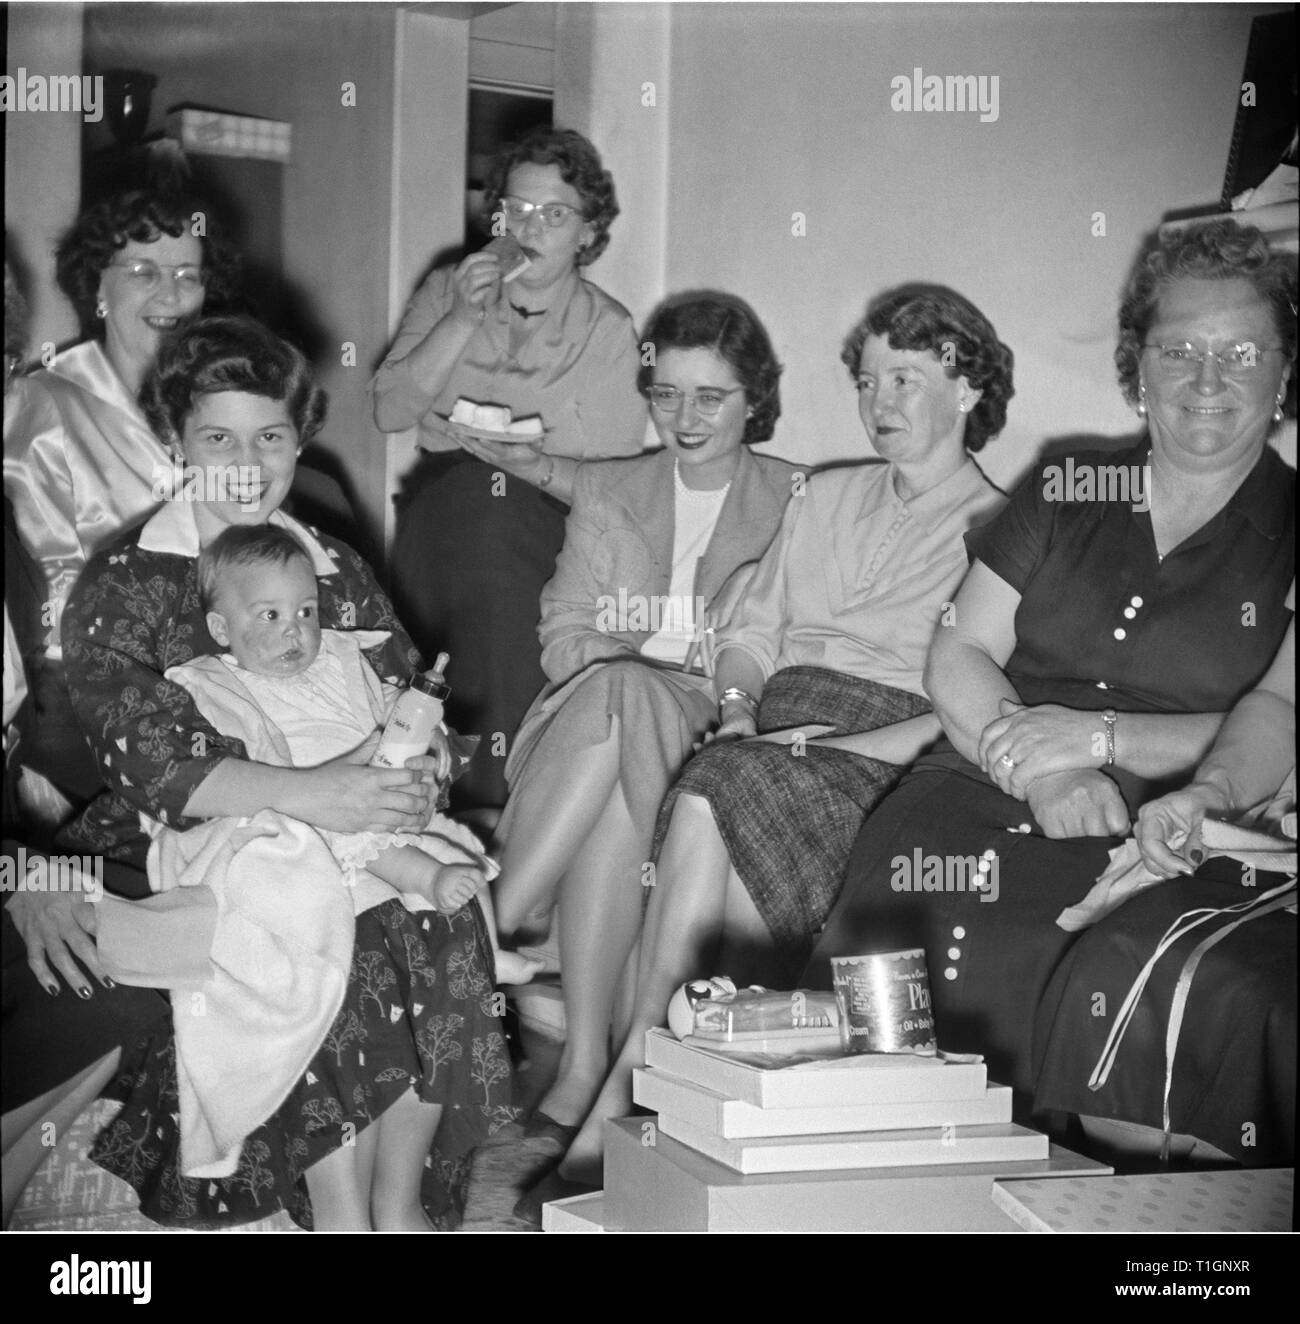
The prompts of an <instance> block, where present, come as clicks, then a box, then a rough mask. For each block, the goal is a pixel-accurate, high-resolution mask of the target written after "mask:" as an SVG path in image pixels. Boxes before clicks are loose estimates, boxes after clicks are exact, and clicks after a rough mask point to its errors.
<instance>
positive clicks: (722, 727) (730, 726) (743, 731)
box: [694, 709, 758, 754]
mask: <svg viewBox="0 0 1300 1324" xmlns="http://www.w3.org/2000/svg"><path fill="white" fill-rule="evenodd" d="M757 734H758V723H757V722H756V721H755V720H754V714H753V713H752V712H747V711H745V710H743V709H738V710H737V711H735V712H732V713H728V714H727V717H726V720H725V721H723V722H720V723H719V724H718V725H717V726H716V727H715V728H714V729H713V730H712V731H706V732H705V733H704V736H703V738H702V739H701V740H697V741H696V742H695V745H694V749H695V752H696V753H697V754H698V753H699V752H700V750H702V749H703V748H704V747H705V745H726V744H730V743H731V742H732V741H733V740H748V739H750V737H751V736H756V735H757Z"/></svg>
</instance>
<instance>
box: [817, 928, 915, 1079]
mask: <svg viewBox="0 0 1300 1324" xmlns="http://www.w3.org/2000/svg"><path fill="white" fill-rule="evenodd" d="M831 976H832V981H833V984H834V988H835V1000H836V1003H837V1004H838V1007H839V1013H840V1043H841V1045H842V1047H843V1049H844V1051H845V1052H846V1053H935V1052H937V1051H938V1044H937V1043H936V1041H935V1037H934V1010H933V1008H932V1006H931V1004H930V975H929V972H928V970H927V969H926V965H925V952H924V951H923V950H922V949H921V948H919V947H916V948H913V949H912V950H911V951H906V952H875V953H872V954H871V955H868V956H832V957H831Z"/></svg>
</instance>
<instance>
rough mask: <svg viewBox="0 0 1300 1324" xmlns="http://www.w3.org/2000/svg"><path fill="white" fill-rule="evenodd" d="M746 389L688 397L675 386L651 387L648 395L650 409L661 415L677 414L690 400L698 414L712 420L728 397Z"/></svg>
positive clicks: (733, 388)
mask: <svg viewBox="0 0 1300 1324" xmlns="http://www.w3.org/2000/svg"><path fill="white" fill-rule="evenodd" d="M744 389H745V388H744V387H743V386H733V387H732V388H731V390H729V391H716V390H710V391H696V392H695V394H694V395H686V394H685V393H684V392H682V391H679V390H678V389H677V388H676V387H675V386H651V387H650V388H649V389H648V390H647V391H646V395H647V396H648V397H649V399H650V408H651V409H657V410H658V411H659V412H660V413H661V414H675V413H676V412H677V411H678V410H679V409H680V408H681V407H682V405H683V404H684V403H685V402H686V401H687V400H689V401H690V402H691V404H693V405H694V406H695V412H696V413H697V414H703V415H704V416H705V417H706V418H712V417H713V415H714V414H716V413H717V412H718V410H719V409H721V408H722V406H723V405H725V404H726V403H727V397H728V396H732V395H735V394H736V392H737V391H743V390H744Z"/></svg>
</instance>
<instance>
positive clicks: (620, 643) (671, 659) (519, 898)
mask: <svg viewBox="0 0 1300 1324" xmlns="http://www.w3.org/2000/svg"><path fill="white" fill-rule="evenodd" d="M644 339H645V341H646V343H647V344H648V345H650V346H653V348H654V353H653V355H649V354H648V355H647V358H653V366H646V367H645V368H643V369H642V372H641V384H642V388H643V389H644V390H645V392H646V394H647V396H648V398H649V402H650V417H651V420H652V422H653V423H654V427H655V431H656V432H657V433H658V435H659V438H660V440H661V441H662V442H663V449H662V450H659V451H656V452H654V453H653V454H650V455H645V456H641V457H639V458H636V459H629V460H611V461H607V462H605V463H601V464H585V465H583V466H582V467H581V468H580V469H579V470H578V476H577V480H576V482H575V485H574V492H573V508H572V510H571V511H570V513H569V518H568V525H567V528H566V532H565V539H564V549H563V551H562V552H561V553H560V558H559V563H558V565H557V566H556V570H555V578H554V579H552V580H551V582H550V583H549V584H548V585H547V586H546V590H545V592H544V593H543V595H542V625H541V638H542V666H543V667H544V668H545V670H546V674H547V676H548V678H549V679H550V681H551V682H552V683H551V686H550V688H549V689H548V690H546V691H545V692H544V693H543V694H542V695H541V696H540V697H539V698H538V700H537V702H536V703H535V704H534V705H533V707H532V709H531V711H530V712H529V715H528V717H527V718H526V719H525V721H524V723H523V726H522V727H521V728H520V731H519V735H518V738H517V739H516V741H515V746H514V749H513V750H512V751H511V755H510V760H509V762H508V764H507V766H506V772H507V775H508V777H509V779H510V799H509V801H508V803H507V805H506V811H505V814H504V816H503V818H502V820H501V826H500V834H501V837H502V840H503V841H504V843H505V844H504V853H503V855H502V860H501V865H502V873H501V877H500V880H499V882H498V884H497V888H496V903H497V922H498V924H499V926H500V928H501V931H502V932H503V933H511V934H517V935H519V936H521V937H525V938H527V937H528V936H530V934H534V935H535V934H536V933H537V932H538V931H539V930H541V931H544V930H545V928H546V926H547V923H548V920H547V916H548V914H549V912H550V910H551V907H552V905H553V904H554V903H555V902H556V900H557V899H558V902H559V905H558V918H557V923H558V929H559V946H560V961H561V965H562V966H563V973H564V1006H565V1015H566V1042H565V1046H564V1056H563V1059H562V1061H561V1063H560V1072H559V1077H558V1079H557V1080H556V1082H555V1084H554V1086H553V1087H552V1089H551V1090H550V1092H549V1093H548V1094H547V1095H546V1097H545V1098H544V1099H543V1100H542V1102H541V1108H540V1110H539V1114H538V1117H537V1118H536V1120H535V1121H534V1122H533V1123H532V1124H531V1125H532V1130H533V1132H534V1133H539V1132H545V1133H551V1134H553V1133H554V1128H555V1126H556V1125H557V1124H558V1125H559V1126H560V1127H561V1128H563V1127H572V1126H574V1125H575V1124H576V1123H577V1122H580V1121H581V1119H582V1117H583V1116H584V1115H585V1113H586V1110H587V1108H588V1106H589V1105H590V1103H591V1099H592V1098H593V1097H594V1095H595V1091H596V1089H597V1088H598V1087H599V1084H600V1081H601V1080H602V1079H603V1077H604V1074H605V1070H606V1067H607V1044H608V1041H609V1029H610V1019H611V1015H612V1012H613V1003H614V994H615V989H616V987H617V985H618V982H619V977H620V975H621V973H622V971H623V966H624V963H625V962H626V960H627V958H628V955H629V953H630V952H631V951H632V948H633V945H634V944H635V942H636V937H637V933H638V932H639V930H640V927H641V914H642V905H643V902H644V899H645V895H646V887H647V885H648V884H649V882H650V881H651V877H650V875H649V874H647V872H646V868H645V865H646V861H647V860H648V859H649V858H650V853H649V852H650V839H651V835H652V832H653V828H654V821H655V814H656V812H657V811H658V808H659V802H660V800H661V799H662V798H663V795H664V792H665V791H666V790H667V788H668V785H669V783H670V782H671V780H672V778H673V777H674V776H675V775H676V773H677V771H678V769H679V768H680V767H681V765H682V763H683V761H684V760H685V759H687V758H688V757H689V756H690V754H691V750H692V746H693V745H695V744H696V743H697V742H699V741H701V740H702V739H703V738H704V736H705V733H706V732H707V731H709V730H710V729H711V728H712V727H713V726H714V725H715V724H716V722H717V717H718V710H717V699H716V698H715V696H714V691H713V682H712V680H711V679H710V678H709V677H708V676H707V675H706V674H705V672H704V670H703V667H702V666H701V665H700V649H699V646H698V645H699V641H700V640H701V639H703V638H704V637H705V636H704V635H703V630H704V628H705V617H706V615H708V616H709V617H720V616H724V615H725V614H726V612H727V610H728V609H729V605H730V604H734V602H735V601H736V599H737V597H738V596H739V594H740V592H741V590H743V588H744V585H745V583H746V582H747V580H748V578H749V574H750V572H751V571H752V568H753V563H755V562H757V561H758V560H759V558H760V557H761V556H762V555H763V552H764V551H765V550H766V548H767V546H768V544H769V543H770V542H771V540H772V538H773V537H774V535H775V534H776V531H777V528H778V526H779V524H780V521H781V512H782V510H783V509H784V508H785V506H786V503H787V501H788V500H789V499H790V496H791V491H792V488H793V486H794V475H795V474H796V473H797V471H796V470H794V469H792V467H791V466H790V465H788V464H786V463H785V462H784V461H782V460H778V459H775V458H773V457H771V456H766V455H755V454H754V453H753V451H752V450H751V449H750V447H751V446H753V445H756V444H758V443H760V442H764V441H767V440H768V439H769V438H770V437H771V436H772V433H773V430H774V428H775V425H776V420H777V418H778V417H779V416H780V412H781V406H780V395H779V389H778V379H779V376H780V371H781V369H780V365H779V364H778V363H777V361H776V356H775V354H774V352H773V350H772V345H771V342H770V340H769V339H768V335H767V332H766V331H765V330H764V329H763V325H762V323H761V322H760V321H759V320H758V317H757V316H756V315H755V313H754V312H753V310H752V309H751V308H750V307H749V306H748V305H747V304H745V303H744V302H742V301H741V300H740V299H737V298H735V297H734V296H732V295H728V294H720V293H716V292H713V291H696V292H691V293H689V294H683V295H679V296H676V297H675V298H672V299H670V300H668V301H667V302H666V303H664V304H663V305H661V306H660V308H659V309H658V310H657V311H656V312H655V313H654V315H653V316H652V317H651V319H650V323H649V325H648V326H647V328H646V331H645V336H644ZM742 567H743V569H742ZM560 1134H564V1132H563V1131H561V1132H560Z"/></svg>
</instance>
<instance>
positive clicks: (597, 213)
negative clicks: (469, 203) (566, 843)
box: [371, 129, 645, 806]
mask: <svg viewBox="0 0 1300 1324" xmlns="http://www.w3.org/2000/svg"><path fill="white" fill-rule="evenodd" d="M487 213H488V215H489V216H490V217H491V218H492V223H493V230H494V232H496V233H498V234H500V233H501V232H502V230H504V231H505V232H506V233H508V234H509V235H511V236H513V238H514V239H515V240H516V241H517V243H518V245H519V247H520V249H522V253H523V256H524V257H526V258H527V259H528V265H527V266H526V267H525V268H524V270H523V271H522V272H521V274H519V275H517V276H514V277H513V278H512V279H510V281H509V282H508V283H506V282H505V281H504V280H503V275H505V274H509V273H503V271H502V267H501V261H500V259H499V258H498V256H497V254H496V252H494V251H490V248H489V249H488V250H483V251H480V252H476V253H471V254H470V255H469V256H468V257H467V258H465V259H464V260H463V261H462V262H461V263H459V264H458V265H457V266H455V267H443V268H440V269H438V270H437V271H435V272H434V273H433V274H432V275H431V276H430V277H429V278H428V280H427V281H425V283H424V284H423V285H422V286H421V287H420V289H419V290H418V291H417V292H416V294H415V297H414V298H413V299H412V300H411V303H410V306H409V307H408V308H407V310H406V314H405V316H404V317H403V319H402V325H401V328H400V330H399V331H398V334H397V338H396V340H394V342H393V345H392V348H391V349H390V350H389V353H388V357H387V358H386V359H385V360H384V362H383V364H382V365H381V366H380V369H379V371H378V373H376V375H375V379H374V381H373V383H372V384H371V391H372V395H373V398H374V407H375V421H376V423H377V424H378V426H379V428H380V429H381V430H382V431H384V432H400V431H403V430H404V429H407V428H412V427H413V428H416V429H417V431H418V442H419V446H420V449H421V450H422V451H423V452H424V454H423V457H422V459H421V460H420V462H419V464H418V466H417V468H416V469H415V471H414V473H413V474H412V476H411V478H410V479H409V480H408V483H407V486H406V489H405V491H404V492H403V494H402V497H401V498H400V501H399V509H398V524H397V539H396V543H395V545H394V548H393V558H392V571H393V576H392V578H393V584H394V585H395V586H401V588H400V593H401V596H400V597H399V600H398V607H399V609H400V611H401V613H402V618H403V619H404V620H405V621H407V622H408V623H409V624H410V627H411V631H412V634H413V636H414V638H415V641H416V643H417V644H418V645H419V647H420V648H421V650H422V651H423V652H424V653H425V654H426V655H428V656H430V657H432V656H433V655H434V653H435V652H438V651H441V650H444V649H445V650H446V651H448V652H450V654H451V660H452V668H453V670H452V676H453V681H454V686H453V698H452V705H451V708H450V719H451V721H452V723H453V725H455V726H456V727H457V728H458V729H459V730H462V731H466V732H471V731H472V732H478V733H480V734H482V735H483V737H484V748H483V750H482V752H481V753H480V755H479V757H478V758H477V759H476V760H475V763H474V765H473V767H472V768H471V770H470V773H469V775H468V776H467V777H466V778H465V779H464V781H463V782H461V783H459V784H458V793H459V794H460V796H461V797H462V799H463V801H464V803H465V804H466V805H474V806H500V805H502V804H503V803H504V802H505V772H504V768H505V753H506V751H505V749H504V747H503V746H502V744H501V741H500V739H499V738H498V739H496V740H494V737H503V738H505V739H512V738H513V736H514V733H515V730H516V728H517V727H518V726H519V723H520V721H521V720H522V719H523V716H524V713H525V712H526V711H527V709H528V705H529V704H530V703H531V702H532V700H533V699H534V698H535V697H536V695H537V693H538V691H540V690H541V688H542V687H543V685H544V684H545V683H546V677H545V675H544V674H543V671H542V667H541V661H540V656H541V655H540V649H539V646H538V641H537V623H538V599H539V597H540V594H541V591H542V588H543V587H544V586H545V584H546V581H547V580H548V579H550V577H551V575H552V573H553V572H554V569H555V559H556V557H557V556H558V555H559V551H560V546H561V544H562V543H563V541H564V517H565V512H566V510H567V508H568V504H569V502H570V500H571V497H572V492H573V480H574V475H575V473H576V472H577V468H578V463H579V461H581V460H590V459H602V458H610V457H614V456H620V455H635V454H636V453H637V452H639V451H640V450H641V446H642V439H643V437H644V434H645V409H644V406H643V404H642V402H641V401H640V399H639V398H638V396H637V390H636V374H637V368H638V363H639V360H638V352H637V347H636V337H635V335H634V333H633V326H632V319H631V317H630V316H629V314H628V312H627V310H626V309H625V308H623V307H622V305H620V304H618V303H616V302H615V301H614V300H613V299H611V298H610V297H609V296H608V295H607V294H605V293H604V292H603V291H602V290H601V289H599V288H598V287H597V286H595V285H593V284H592V283H591V282H590V281H588V280H586V279H585V278H584V276H583V269H584V268H585V267H587V266H589V265H590V264H591V263H592V262H594V261H595V260H596V258H597V257H599V256H600V254H601V253H602V252H603V251H604V250H605V247H606V246H607V245H608V243H609V228H610V226H611V224H612V223H613V221H614V218H615V217H616V216H617V215H618V203H617V202H616V201H615V197H614V182H613V179H612V178H611V176H610V175H609V173H608V172H607V171H606V170H605V169H604V168H603V167H602V165H601V161H600V156H599V155H598V153H597V152H596V149H595V148H594V147H593V146H592V145H591V143H589V142H588V141H587V140H586V139H585V138H583V137H582V136H581V135H580V134H578V133H574V132H573V131H571V130H563V129H537V130H534V131H533V132H531V133H530V134H528V135H527V136H526V137H525V138H524V139H522V140H521V141H520V142H519V143H517V144H515V145H513V146H511V147H508V148H507V149H506V150H505V151H504V152H503V153H502V155H501V156H500V158H499V159H498V160H497V162H496V164H495V165H494V167H493V170H492V174H491V177H490V179H489V181H488V189H487ZM458 398H464V399H467V400H473V401H474V402H476V403H477V404H480V405H486V404H492V405H498V406H506V407H508V408H509V409H510V410H511V411H512V412H513V414H514V416H515V417H516V418H519V417H522V416H525V415H539V416H540V418H541V422H542V425H543V426H544V427H545V429H546V432H545V436H544V439H543V441H542V442H541V444H540V446H530V445H518V444H507V443H503V442H495V441H491V440H482V439H475V438H472V437H467V436H466V435H465V434H464V433H458V434H456V435H452V434H451V433H449V432H448V430H447V428H446V425H445V420H446V419H447V418H448V416H450V414H451V412H452V409H453V407H454V405H455V403H456V401H457V399H458ZM431 567H436V568H437V573H436V574H431V573H430V568H431ZM395 591H398V590H396V589H395ZM494 744H495V746H496V748H493V746H494Z"/></svg>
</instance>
